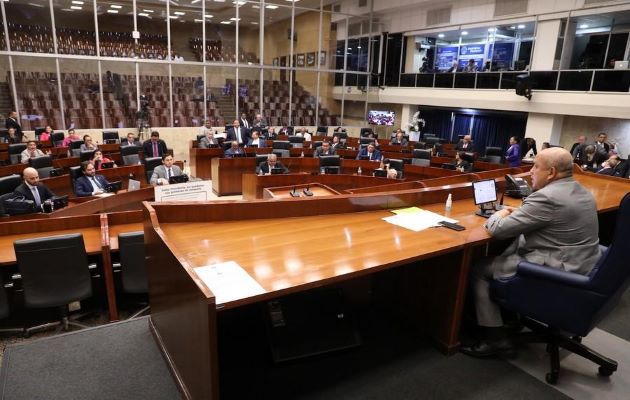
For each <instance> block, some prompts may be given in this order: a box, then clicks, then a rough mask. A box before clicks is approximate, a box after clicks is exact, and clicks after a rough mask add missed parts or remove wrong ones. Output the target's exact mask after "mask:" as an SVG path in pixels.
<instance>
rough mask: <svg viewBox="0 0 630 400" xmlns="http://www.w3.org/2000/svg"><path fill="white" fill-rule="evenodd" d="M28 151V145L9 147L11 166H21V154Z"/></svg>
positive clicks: (11, 145)
mask: <svg viewBox="0 0 630 400" xmlns="http://www.w3.org/2000/svg"><path fill="white" fill-rule="evenodd" d="M24 150H26V143H15V144H10V145H9V159H10V160H11V164H19V163H20V161H21V160H20V159H21V153H22V152H23V151H24Z"/></svg>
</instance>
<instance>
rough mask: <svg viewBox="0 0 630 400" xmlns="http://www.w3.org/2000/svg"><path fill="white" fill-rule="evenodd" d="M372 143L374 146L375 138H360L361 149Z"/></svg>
mask: <svg viewBox="0 0 630 400" xmlns="http://www.w3.org/2000/svg"><path fill="white" fill-rule="evenodd" d="M370 143H372V144H374V138H369V137H362V138H359V147H365V146H367V145H368V144H370Z"/></svg>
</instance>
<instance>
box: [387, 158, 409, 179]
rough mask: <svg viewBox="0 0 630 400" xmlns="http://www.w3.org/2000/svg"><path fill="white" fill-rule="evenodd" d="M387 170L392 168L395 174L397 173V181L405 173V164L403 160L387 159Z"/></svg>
mask: <svg viewBox="0 0 630 400" xmlns="http://www.w3.org/2000/svg"><path fill="white" fill-rule="evenodd" d="M389 168H394V169H395V170H396V172H398V179H400V178H402V177H403V175H404V171H405V163H404V161H403V160H398V159H395V158H390V159H389Z"/></svg>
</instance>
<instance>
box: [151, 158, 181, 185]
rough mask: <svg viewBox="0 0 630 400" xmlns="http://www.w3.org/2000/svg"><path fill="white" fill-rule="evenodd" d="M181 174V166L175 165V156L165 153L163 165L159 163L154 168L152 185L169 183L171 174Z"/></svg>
mask: <svg viewBox="0 0 630 400" xmlns="http://www.w3.org/2000/svg"><path fill="white" fill-rule="evenodd" d="M181 174H182V170H181V168H179V167H178V166H177V165H173V156H172V155H170V154H165V155H164V156H163V157H162V165H158V166H157V167H155V169H153V174H152V175H151V182H150V183H151V184H152V185H168V180H169V178H170V177H171V176H178V175H181Z"/></svg>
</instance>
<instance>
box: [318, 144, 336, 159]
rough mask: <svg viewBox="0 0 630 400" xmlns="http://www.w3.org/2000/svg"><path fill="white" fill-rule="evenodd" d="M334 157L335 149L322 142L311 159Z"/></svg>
mask: <svg viewBox="0 0 630 400" xmlns="http://www.w3.org/2000/svg"><path fill="white" fill-rule="evenodd" d="M332 155H335V149H333V148H332V147H331V146H330V143H328V142H322V145H321V146H319V147H318V148H316V149H315V151H314V152H313V157H320V156H332Z"/></svg>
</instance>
